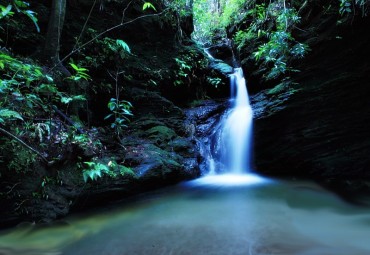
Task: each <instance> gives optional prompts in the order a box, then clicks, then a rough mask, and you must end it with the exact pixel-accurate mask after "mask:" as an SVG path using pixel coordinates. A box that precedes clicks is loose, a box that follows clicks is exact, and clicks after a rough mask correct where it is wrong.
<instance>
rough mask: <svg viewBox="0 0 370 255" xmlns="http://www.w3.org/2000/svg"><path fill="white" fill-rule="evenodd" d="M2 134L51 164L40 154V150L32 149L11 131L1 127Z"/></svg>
mask: <svg viewBox="0 0 370 255" xmlns="http://www.w3.org/2000/svg"><path fill="white" fill-rule="evenodd" d="M0 132H1V133H3V134H5V135H7V136H9V137H11V138H12V139H14V140H16V141H17V142H18V143H20V144H21V145H23V146H24V147H26V148H27V149H29V150H31V151H32V152H34V153H36V154H37V155H38V156H39V157H40V158H41V159H42V160H43V161H44V162H45V163H47V164H49V161H48V160H47V159H46V158H45V157H44V156H43V155H42V154H41V152H39V151H38V150H36V149H34V148H32V147H31V146H30V145H28V144H26V143H25V142H24V141H22V140H21V139H20V138H19V137H17V136H15V135H13V134H12V133H10V132H9V131H7V130H5V129H3V128H1V127H0Z"/></svg>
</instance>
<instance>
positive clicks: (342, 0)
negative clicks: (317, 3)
mask: <svg viewBox="0 0 370 255" xmlns="http://www.w3.org/2000/svg"><path fill="white" fill-rule="evenodd" d="M369 5H370V3H369V1H367V0H353V1H352V0H339V13H340V15H342V16H344V15H346V14H348V15H349V14H352V13H353V15H355V13H356V8H358V9H359V10H360V13H361V15H362V16H366V15H367V14H368V12H369Z"/></svg>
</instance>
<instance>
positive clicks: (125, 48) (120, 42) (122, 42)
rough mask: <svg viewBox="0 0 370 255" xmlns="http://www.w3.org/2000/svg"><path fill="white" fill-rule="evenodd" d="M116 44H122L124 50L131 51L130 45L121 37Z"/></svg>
mask: <svg viewBox="0 0 370 255" xmlns="http://www.w3.org/2000/svg"><path fill="white" fill-rule="evenodd" d="M116 44H117V45H118V46H121V47H122V48H123V50H124V51H127V52H128V53H131V50H130V47H129V46H128V44H127V43H126V42H124V41H122V40H120V39H117V40H116Z"/></svg>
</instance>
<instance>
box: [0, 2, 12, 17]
mask: <svg viewBox="0 0 370 255" xmlns="http://www.w3.org/2000/svg"><path fill="white" fill-rule="evenodd" d="M0 8H1V14H0V19H1V18H4V17H5V16H6V15H8V14H11V12H10V11H11V10H12V6H11V5H10V4H9V5H8V6H7V7H4V6H2V5H0Z"/></svg>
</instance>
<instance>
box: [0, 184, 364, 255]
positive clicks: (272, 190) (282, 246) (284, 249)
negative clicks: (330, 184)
mask: <svg viewBox="0 0 370 255" xmlns="http://www.w3.org/2000/svg"><path fill="white" fill-rule="evenodd" d="M256 180H258V179H256ZM249 181H250V180H249ZM226 183H227V182H226ZM68 222H69V224H65V225H59V226H54V227H47V228H32V227H28V228H18V229H13V230H10V231H9V230H8V231H5V232H3V233H1V235H0V254H49V255H52V254H68V255H78V254H81V255H82V254H84V255H86V254H92V255H95V254H96V255H97V254H114V255H116V254H117V255H118V254H120V255H122V254H130V255H131V254H135V255H136V254H138V255H139V254H154V255H155V254H215V255H217V254H243V255H246V254H247V255H255V254H258V255H265V254H266V255H267V254H284V255H289V254H302V255H310V254H313V255H317V254H325V255H331V254H333V255H341V254H343V255H349V254H351V255H362V254H364V255H365V254H370V244H369V243H368V236H369V234H370V228H369V224H370V214H369V210H368V209H365V208H358V207H354V206H352V205H348V204H346V203H344V202H343V201H341V200H340V199H338V198H337V197H336V196H334V195H332V194H330V193H328V192H326V191H325V190H323V189H321V188H320V187H318V186H316V185H314V184H312V183H309V182H281V181H263V179H260V180H259V182H257V183H254V184H253V185H250V184H248V185H246V184H244V185H242V184H240V183H239V185H236V186H230V185H221V184H220V183H219V184H217V185H209V183H208V184H207V183H204V182H203V183H201V182H199V181H198V183H197V181H195V182H190V183H187V184H181V185H178V186H177V187H174V188H172V189H167V190H162V191H158V192H156V193H155V194H153V195H151V196H147V197H145V199H141V200H140V201H136V202H135V203H132V204H131V205H130V206H124V207H123V208H116V209H114V210H113V209H111V210H110V211H104V212H101V213H99V214H96V215H85V216H81V217H80V218H70V219H68Z"/></svg>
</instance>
